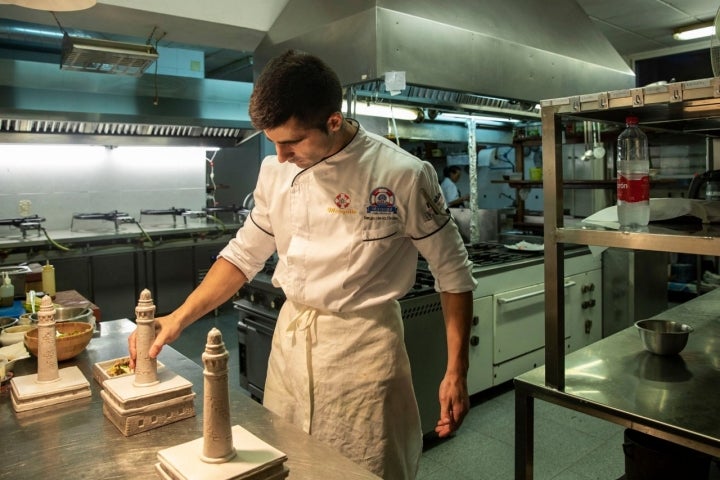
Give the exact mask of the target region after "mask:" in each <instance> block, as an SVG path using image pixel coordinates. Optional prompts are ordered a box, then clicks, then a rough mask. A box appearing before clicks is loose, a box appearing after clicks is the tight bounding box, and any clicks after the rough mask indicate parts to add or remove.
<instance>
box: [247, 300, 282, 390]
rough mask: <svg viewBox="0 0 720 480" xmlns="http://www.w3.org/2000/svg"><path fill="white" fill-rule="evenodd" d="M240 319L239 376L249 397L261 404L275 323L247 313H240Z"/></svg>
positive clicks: (272, 320)
mask: <svg viewBox="0 0 720 480" xmlns="http://www.w3.org/2000/svg"><path fill="white" fill-rule="evenodd" d="M240 317H241V318H240V321H239V322H238V331H240V332H242V333H244V335H241V336H240V341H241V343H242V342H243V341H244V345H240V351H241V353H240V355H241V360H240V368H241V376H245V379H246V381H247V389H248V391H249V392H250V396H251V397H252V398H254V399H255V400H258V401H259V402H262V399H263V391H264V389H265V378H266V376H267V367H268V359H269V358H270V347H271V345H272V336H273V331H274V329H275V323H276V322H275V319H268V318H265V317H261V316H258V315H257V314H255V313H249V312H241V314H240ZM243 337H244V338H243ZM242 370H244V372H243V371H242Z"/></svg>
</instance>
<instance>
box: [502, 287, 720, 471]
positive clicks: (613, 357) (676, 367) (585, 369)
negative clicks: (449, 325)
mask: <svg viewBox="0 0 720 480" xmlns="http://www.w3.org/2000/svg"><path fill="white" fill-rule="evenodd" d="M719 312H720V289H717V290H714V291H711V292H708V293H706V294H704V295H702V296H700V297H697V298H695V299H693V300H691V301H689V302H686V303H684V304H681V305H679V306H676V307H674V308H671V309H670V310H667V311H665V312H663V313H662V314H660V315H657V316H656V317H653V318H663V319H668V320H675V321H681V322H683V323H687V324H688V325H690V326H692V327H693V328H694V329H695V331H694V332H692V333H691V334H690V336H689V339H688V344H687V346H686V347H685V349H684V350H683V351H682V352H681V353H680V354H679V355H669V356H658V355H654V354H652V353H649V352H647V351H645V349H644V348H643V346H642V342H641V340H640V336H639V334H638V332H637V329H636V328H635V327H634V326H632V327H628V328H626V329H624V330H621V331H619V332H617V333H616V334H614V335H611V336H609V337H606V338H604V339H602V340H600V341H598V342H596V343H594V344H592V345H589V346H587V347H584V348H581V349H579V350H577V351H575V352H573V353H570V354H568V355H567V356H566V357H565V389H564V391H559V390H557V389H554V388H551V387H548V386H546V385H545V367H539V368H536V369H534V370H531V371H530V372H527V373H525V374H523V375H520V376H518V377H516V378H515V392H516V407H515V411H516V420H515V424H516V426H515V428H516V439H515V445H516V478H531V474H530V476H525V475H523V472H528V471H530V472H531V471H532V470H531V469H530V470H528V469H527V468H526V467H527V464H526V460H527V461H528V462H529V465H532V441H533V440H532V439H533V426H532V422H533V412H532V405H533V403H532V400H533V398H538V399H542V400H545V401H548V402H551V403H555V404H558V405H562V406H564V407H566V408H570V409H573V410H577V411H579V412H582V413H586V414H588V415H592V416H595V417H598V418H602V419H604V420H608V421H611V422H613V423H617V424H619V425H622V426H625V427H627V428H632V429H634V430H638V431H641V432H643V433H648V434H651V435H654V436H657V437H660V438H663V439H665V440H669V441H672V442H675V443H678V444H680V445H684V446H687V447H690V448H694V449H696V450H700V451H703V452H705V453H707V454H710V455H712V456H715V457H717V456H720V382H718V378H719V377H718V370H719V369H720V341H719V339H720V313H719ZM538 441H542V439H541V438H538Z"/></svg>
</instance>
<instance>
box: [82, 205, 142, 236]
mask: <svg viewBox="0 0 720 480" xmlns="http://www.w3.org/2000/svg"><path fill="white" fill-rule="evenodd" d="M97 221H101V222H112V223H113V225H114V226H115V231H116V232H117V231H118V230H119V229H120V225H123V224H128V223H134V224H137V221H136V220H135V219H134V218H133V217H131V216H130V215H129V214H128V213H126V212H119V211H117V210H113V211H111V212H107V213H74V214H73V217H72V221H71V222H70V231H71V232H77V231H83V230H88V229H90V230H92V228H88V226H89V225H90V223H88V222H93V223H97Z"/></svg>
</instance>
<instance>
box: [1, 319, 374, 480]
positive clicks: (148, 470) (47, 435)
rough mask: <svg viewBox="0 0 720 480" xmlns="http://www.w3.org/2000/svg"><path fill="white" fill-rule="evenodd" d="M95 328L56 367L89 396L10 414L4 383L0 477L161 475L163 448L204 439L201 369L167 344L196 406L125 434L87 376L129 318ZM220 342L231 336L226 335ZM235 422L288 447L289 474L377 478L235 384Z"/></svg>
mask: <svg viewBox="0 0 720 480" xmlns="http://www.w3.org/2000/svg"><path fill="white" fill-rule="evenodd" d="M100 329H101V335H100V336H99V337H96V338H93V339H92V340H91V341H90V344H89V345H88V348H87V349H86V350H85V351H84V352H83V353H81V354H80V355H79V356H77V357H76V358H74V359H72V360H69V361H67V362H61V363H60V365H59V366H60V368H63V367H67V366H70V365H77V366H78V367H79V368H80V370H81V371H82V372H83V374H84V375H85V377H86V378H87V379H88V381H89V382H90V388H91V390H92V396H91V397H90V398H85V399H81V400H79V401H76V402H68V403H66V404H64V405H59V406H52V407H48V408H41V409H37V410H34V411H33V410H31V411H29V412H21V413H16V412H14V411H13V409H12V405H11V402H10V395H9V391H7V389H4V390H3V393H2V395H1V396H0V432H1V433H2V468H0V479H4V478H12V479H23V478H28V479H30V478H44V477H47V476H48V475H50V476H51V477H53V478H88V479H99V478H112V479H124V478H131V479H138V478H143V479H145V478H159V475H158V474H157V473H156V472H155V469H154V464H155V463H156V461H157V456H156V455H157V452H158V451H159V450H161V449H163V448H167V447H171V446H174V445H177V444H180V443H184V442H187V441H189V440H194V439H197V438H202V436H203V433H202V418H203V414H202V410H203V392H202V389H203V375H202V368H201V367H200V366H199V365H197V364H195V363H194V362H192V361H191V360H190V359H188V358H186V357H184V356H183V355H181V354H180V353H179V352H177V351H176V350H174V349H173V348H171V347H169V346H165V347H164V348H163V351H162V352H161V354H160V357H159V360H160V361H161V362H162V363H164V364H165V366H166V367H167V368H169V369H171V370H172V371H173V372H175V373H177V374H178V375H181V376H183V377H184V378H186V379H187V380H189V381H190V382H192V384H193V391H194V392H195V393H196V397H195V413H196V416H195V417H193V418H189V419H185V420H181V421H179V422H175V423H172V424H169V425H165V426H163V427H160V428H156V429H154V430H150V431H147V432H143V433H139V434H137V435H133V436H130V437H125V436H123V434H122V433H120V431H119V430H117V428H115V426H114V425H113V424H112V423H111V422H110V421H109V420H108V419H106V418H105V416H104V415H103V413H102V399H101V397H100V390H101V388H100V385H99V384H98V383H97V382H96V381H95V380H94V379H93V377H92V366H93V364H94V363H96V362H101V361H105V360H111V359H114V358H119V357H122V356H126V355H127V337H128V335H129V334H130V333H131V332H132V331H133V330H134V329H135V324H134V323H133V322H131V321H129V320H127V319H121V320H113V321H106V322H102V323H101V324H100ZM225 341H226V342H228V341H231V339H225ZM36 371H37V360H36V359H35V358H34V357H33V358H29V359H26V360H21V361H18V362H17V364H16V365H15V368H14V373H15V375H16V376H17V375H26V374H30V373H35V372H36ZM230 412H231V415H232V423H233V425H241V426H242V427H244V428H246V429H247V430H249V431H250V432H252V433H253V434H254V435H257V436H258V437H259V438H261V439H262V440H264V441H266V442H268V443H269V444H270V445H272V446H274V447H276V448H278V449H279V450H281V451H283V452H284V453H286V454H287V456H288V460H287V462H286V466H287V467H288V468H289V470H290V476H291V478H301V479H323V480H330V479H342V480H350V479H377V478H379V477H377V476H375V475H373V474H372V473H370V472H368V471H367V470H365V469H364V468H362V467H360V466H358V465H357V464H355V463H353V462H352V461H350V460H349V459H347V458H346V457H343V456H342V455H341V454H339V453H338V452H336V451H335V450H333V449H331V448H330V447H328V446H326V445H324V444H322V443H320V442H318V441H316V440H315V439H313V438H312V437H311V436H310V435H307V434H305V433H304V432H303V431H301V430H299V429H297V428H296V427H294V426H292V425H290V424H288V423H287V422H285V421H284V420H282V419H280V418H279V417H277V416H276V415H274V414H273V413H271V412H270V411H269V410H266V409H265V408H263V407H262V406H261V405H259V404H257V403H256V402H254V401H253V400H251V399H250V398H249V397H248V396H245V395H243V394H242V393H240V392H238V391H231V392H230Z"/></svg>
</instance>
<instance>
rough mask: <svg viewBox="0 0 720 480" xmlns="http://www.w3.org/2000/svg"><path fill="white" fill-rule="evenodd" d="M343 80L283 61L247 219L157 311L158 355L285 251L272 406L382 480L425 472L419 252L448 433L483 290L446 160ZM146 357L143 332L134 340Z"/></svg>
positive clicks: (306, 60)
mask: <svg viewBox="0 0 720 480" xmlns="http://www.w3.org/2000/svg"><path fill="white" fill-rule="evenodd" d="M341 101H342V88H341V85H340V82H339V80H338V77H337V75H336V74H335V73H334V72H333V71H332V70H331V69H330V68H329V67H328V66H327V65H326V64H325V63H323V62H322V61H321V60H320V59H318V58H317V57H314V56H311V55H308V54H305V53H301V52H296V51H289V52H286V53H284V54H283V55H281V56H279V57H277V58H275V59H273V60H271V61H270V62H269V63H268V65H267V66H266V67H265V69H264V70H263V73H262V74H261V75H260V77H259V78H258V79H257V81H256V83H255V88H254V90H253V93H252V96H251V100H250V118H251V120H252V122H253V125H254V126H255V127H256V128H258V129H261V130H263V132H264V133H265V135H266V136H267V138H268V139H269V140H270V141H271V142H273V143H274V144H275V148H276V152H277V155H272V156H269V157H267V158H265V159H264V161H263V163H262V167H261V169H260V174H259V177H258V182H257V186H256V189H255V191H254V194H253V197H254V201H255V206H254V208H253V210H252V211H251V213H250V215H249V217H248V221H246V222H245V224H244V225H243V227H242V228H241V229H240V230H238V232H237V235H236V236H235V238H234V239H232V240H231V241H230V242H229V243H228V245H227V246H226V247H225V248H224V249H223V250H222V252H221V253H220V256H219V258H218V260H217V261H216V262H215V264H214V265H213V266H212V268H211V269H210V271H209V272H208V274H207V275H206V277H205V279H204V280H203V282H202V283H201V284H200V285H199V286H198V288H197V289H196V290H195V291H194V292H192V293H191V294H190V295H189V296H188V298H187V299H186V301H185V302H184V303H183V304H182V305H181V306H180V307H179V308H178V309H177V310H175V311H174V312H172V313H171V314H170V315H168V316H166V317H161V318H158V319H157V323H158V325H159V331H158V332H157V336H156V340H155V343H154V344H153V346H152V348H151V350H150V355H151V356H153V357H155V356H157V354H158V353H159V352H160V349H161V348H162V346H163V345H165V344H168V343H171V342H172V341H174V340H175V339H177V338H178V337H179V335H180V333H181V331H182V330H183V329H184V328H185V327H186V326H187V325H189V324H190V323H192V322H194V321H195V320H197V319H198V318H200V317H202V316H203V315H204V314H206V313H208V312H210V311H211V310H213V309H214V308H216V307H218V306H219V305H221V304H222V303H223V302H225V301H227V300H228V299H229V298H230V297H231V296H232V295H233V294H234V293H236V292H237V291H238V289H239V288H240V287H241V286H242V285H243V284H244V283H245V282H247V281H248V280H250V279H252V278H253V277H254V276H255V274H256V273H257V272H259V271H260V270H261V269H262V268H263V266H264V264H265V261H266V260H267V259H268V258H269V257H270V256H271V255H272V254H273V253H275V252H277V257H278V262H277V266H276V269H275V272H274V275H273V283H274V284H275V285H276V286H279V287H281V288H282V289H283V291H284V293H285V295H286V297H287V300H286V301H285V303H284V305H283V307H282V310H281V311H280V314H279V317H278V321H277V326H276V328H275V334H274V337H273V342H272V350H271V353H270V360H269V366H268V375H267V380H266V383H265V391H264V405H265V406H266V407H267V408H268V409H270V410H272V411H273V412H275V413H277V414H279V415H281V416H282V417H284V418H285V419H287V420H288V421H290V422H292V423H293V424H295V425H297V426H298V427H300V428H302V429H303V430H305V431H306V432H308V433H310V434H311V435H313V436H314V437H316V438H318V439H319V440H321V441H323V442H326V443H328V444H330V445H332V446H334V447H335V448H336V449H338V450H339V451H340V452H342V453H343V454H344V455H346V456H347V457H349V458H351V459H352V460H354V461H355V462H357V463H359V464H362V465H365V466H366V467H367V468H368V469H369V470H371V471H373V472H374V473H376V474H378V475H380V476H381V477H383V478H385V479H391V480H399V479H412V478H415V475H416V472H417V467H418V463H419V459H420V455H421V451H422V433H421V428H420V416H419V413H418V409H417V402H416V400H415V396H414V392H413V386H412V379H411V375H410V364H409V361H408V356H407V352H406V350H405V344H404V340H403V324H402V319H401V312H400V306H399V303H398V301H397V300H398V299H399V298H400V297H402V296H403V295H404V294H405V293H406V292H407V291H408V290H409V289H410V288H411V287H412V285H413V283H414V280H415V270H416V266H417V258H418V251H419V252H420V253H421V254H422V255H423V257H424V258H425V259H426V260H427V261H428V264H429V266H430V269H431V271H432V272H433V274H434V276H435V278H436V289H437V290H439V291H440V292H441V303H442V307H443V313H444V318H445V324H446V331H447V347H448V359H447V368H446V373H445V376H444V378H443V379H442V381H441V383H440V386H439V399H440V405H441V411H440V412H439V417H440V418H439V420H438V422H437V426H436V429H435V430H436V431H437V433H438V434H439V435H440V436H441V437H445V436H448V435H450V434H451V433H453V432H454V431H455V430H457V428H458V427H459V426H460V424H461V423H462V421H463V418H464V417H465V415H466V413H467V411H468V408H469V400H468V393H467V382H466V379H467V370H468V344H469V338H468V337H469V330H470V321H471V318H472V290H473V289H474V287H475V280H474V279H473V277H472V274H471V262H470V261H469V260H468V257H467V252H466V250H465V246H464V244H463V242H462V239H461V237H460V234H459V233H458V230H457V227H456V226H455V223H454V222H453V221H451V219H450V216H449V214H448V213H447V208H446V205H445V202H444V200H443V196H442V194H441V191H440V186H439V183H438V180H437V175H436V173H435V170H434V168H433V167H432V165H430V164H429V163H427V162H423V161H421V160H419V159H418V158H416V157H414V156H412V155H411V154H409V153H408V152H406V151H404V150H402V149H401V148H399V147H398V146H397V145H395V144H394V143H392V142H389V141H387V140H385V139H384V138H382V137H380V136H377V135H374V134H371V133H368V132H366V131H365V130H364V129H363V128H362V127H361V126H360V125H359V124H358V123H357V122H355V121H354V120H350V119H346V118H344V117H343V115H342V113H341V111H340V110H341ZM129 346H130V353H131V357H133V358H134V356H135V341H134V334H133V335H132V336H131V338H130V341H129Z"/></svg>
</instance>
